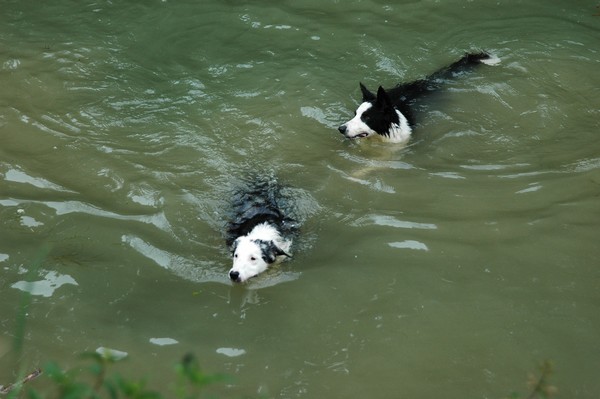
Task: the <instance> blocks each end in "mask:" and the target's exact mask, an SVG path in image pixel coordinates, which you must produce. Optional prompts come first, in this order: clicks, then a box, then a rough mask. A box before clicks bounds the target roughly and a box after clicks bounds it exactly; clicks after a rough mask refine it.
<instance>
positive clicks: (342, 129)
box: [338, 125, 347, 134]
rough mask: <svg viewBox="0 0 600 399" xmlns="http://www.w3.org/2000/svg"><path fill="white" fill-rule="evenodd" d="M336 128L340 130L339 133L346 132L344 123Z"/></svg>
mask: <svg viewBox="0 0 600 399" xmlns="http://www.w3.org/2000/svg"><path fill="white" fill-rule="evenodd" d="M338 130H339V131H340V133H341V134H346V130H347V128H346V125H340V127H338Z"/></svg>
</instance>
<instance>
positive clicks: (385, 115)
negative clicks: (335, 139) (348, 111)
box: [338, 83, 400, 139]
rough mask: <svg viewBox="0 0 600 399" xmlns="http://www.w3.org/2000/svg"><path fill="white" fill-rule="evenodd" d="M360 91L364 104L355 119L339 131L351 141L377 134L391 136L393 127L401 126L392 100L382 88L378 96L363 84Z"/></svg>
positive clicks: (357, 111)
mask: <svg viewBox="0 0 600 399" xmlns="http://www.w3.org/2000/svg"><path fill="white" fill-rule="evenodd" d="M360 90H361V92H362V95H363V98H362V101H363V102H362V104H360V105H359V107H358V109H357V110H356V113H355V115H354V118H352V119H350V120H349V121H348V122H346V123H344V124H343V125H341V126H340V127H339V128H338V130H339V131H340V133H342V134H343V135H344V136H346V137H347V138H349V139H358V138H362V137H369V136H373V135H375V134H380V135H382V136H389V135H390V132H391V130H392V129H393V127H394V126H398V125H399V124H400V120H399V117H398V113H397V112H396V109H395V108H394V104H393V103H392V100H391V99H390V97H389V96H388V94H387V93H386V91H385V90H384V88H383V87H381V86H379V89H378V90H377V95H375V94H373V93H371V92H370V91H369V89H367V88H366V87H365V86H364V85H363V84H362V83H360Z"/></svg>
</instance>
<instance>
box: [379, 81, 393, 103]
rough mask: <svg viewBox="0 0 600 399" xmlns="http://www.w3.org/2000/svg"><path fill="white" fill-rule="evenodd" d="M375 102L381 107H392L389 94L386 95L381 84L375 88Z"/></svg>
mask: <svg viewBox="0 0 600 399" xmlns="http://www.w3.org/2000/svg"><path fill="white" fill-rule="evenodd" d="M376 102H377V104H378V105H381V106H383V107H392V106H393V105H392V100H391V99H390V96H388V94H387V92H386V91H385V89H384V88H383V87H381V86H379V89H377V101H376Z"/></svg>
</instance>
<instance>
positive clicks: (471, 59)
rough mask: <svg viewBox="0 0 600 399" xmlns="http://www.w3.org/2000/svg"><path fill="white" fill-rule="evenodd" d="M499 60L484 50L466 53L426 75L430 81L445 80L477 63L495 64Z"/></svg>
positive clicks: (468, 69) (471, 67)
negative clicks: (444, 66)
mask: <svg viewBox="0 0 600 399" xmlns="http://www.w3.org/2000/svg"><path fill="white" fill-rule="evenodd" d="M499 62H500V58H498V57H496V56H495V55H491V54H489V53H487V52H485V51H482V52H479V53H467V54H465V55H464V56H462V58H461V59H459V60H458V61H456V62H454V63H452V64H450V65H448V66H447V67H446V68H442V69H440V70H439V71H437V72H435V73H433V74H432V75H430V76H429V77H428V80H430V81H432V82H436V81H440V80H446V79H450V78H453V77H455V76H456V75H459V74H461V73H464V72H467V71H470V70H471V69H473V68H474V67H476V66H477V65H479V64H486V65H496V64H498V63H499Z"/></svg>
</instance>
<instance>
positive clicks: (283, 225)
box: [227, 182, 295, 283]
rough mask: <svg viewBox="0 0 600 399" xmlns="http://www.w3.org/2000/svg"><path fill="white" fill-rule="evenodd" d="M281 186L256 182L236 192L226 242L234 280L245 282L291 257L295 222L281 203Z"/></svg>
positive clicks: (231, 275) (232, 279) (230, 274)
mask: <svg viewBox="0 0 600 399" xmlns="http://www.w3.org/2000/svg"><path fill="white" fill-rule="evenodd" d="M280 189H281V187H280V186H279V185H278V184H276V183H274V182H253V183H252V184H251V185H249V186H248V187H246V188H244V190H243V191H242V192H240V193H238V194H236V195H235V196H234V200H233V204H232V205H233V207H232V208H233V212H232V215H231V221H230V222H229V225H228V228H227V245H228V246H230V247H231V253H232V255H233V266H232V267H231V270H229V278H230V279H231V281H233V282H236V283H243V282H245V281H247V280H248V279H250V278H252V277H255V276H257V275H258V274H260V273H262V272H264V271H265V270H267V269H268V268H269V266H271V265H273V264H274V263H276V262H279V261H282V260H283V259H285V258H291V255H290V248H291V246H292V233H293V232H294V228H295V222H294V220H293V219H291V218H289V217H287V216H286V215H284V214H283V211H282V209H281V207H280V206H279V202H280V201H281V193H280Z"/></svg>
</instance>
